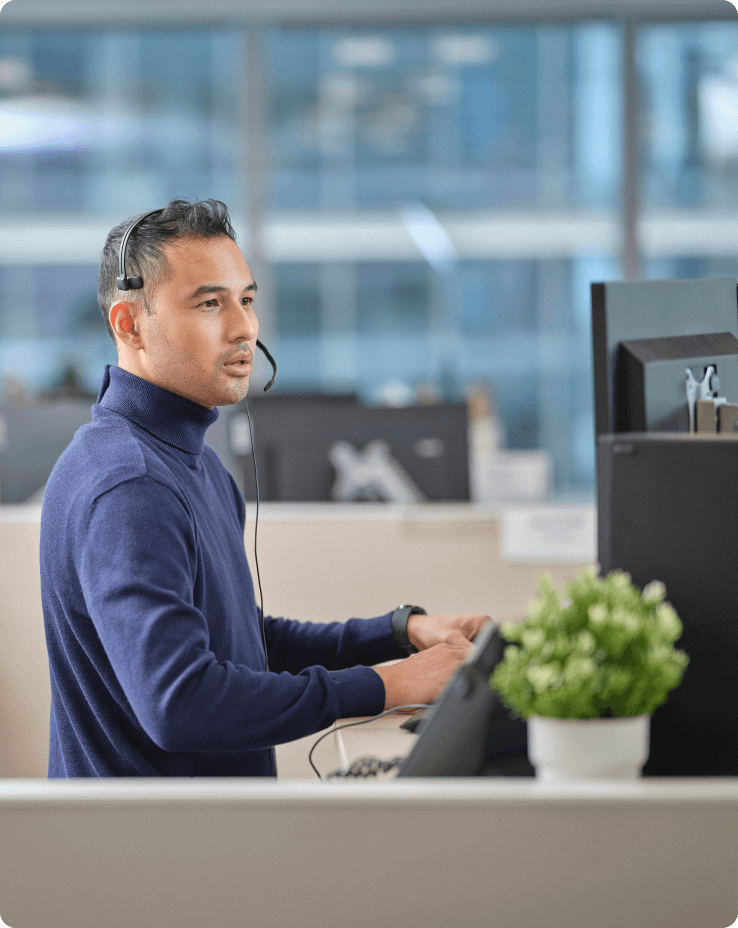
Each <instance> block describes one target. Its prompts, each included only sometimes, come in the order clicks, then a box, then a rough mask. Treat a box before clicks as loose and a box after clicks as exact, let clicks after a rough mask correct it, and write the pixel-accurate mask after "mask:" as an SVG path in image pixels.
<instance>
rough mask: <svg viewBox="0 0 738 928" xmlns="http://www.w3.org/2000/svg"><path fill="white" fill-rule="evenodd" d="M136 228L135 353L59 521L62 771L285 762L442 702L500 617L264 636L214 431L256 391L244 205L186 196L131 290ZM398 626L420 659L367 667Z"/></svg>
mask: <svg viewBox="0 0 738 928" xmlns="http://www.w3.org/2000/svg"><path fill="white" fill-rule="evenodd" d="M129 225H130V222H126V223H123V224H121V225H119V226H117V227H116V228H115V229H113V230H112V231H111V233H110V234H109V236H108V239H107V242H106V244H105V248H104V251H103V256H102V261H101V265H100V278H99V287H98V297H99V302H100V308H101V311H102V313H103V316H104V317H105V320H106V322H107V325H108V329H109V332H110V334H111V336H112V337H113V339H114V341H115V343H116V347H117V350H118V364H117V365H108V366H107V367H106V369H105V374H104V377H103V383H102V387H101V388H100V394H99V396H98V401H97V404H96V405H95V406H93V408H92V422H91V423H90V424H89V425H86V426H84V427H83V428H81V429H80V430H79V431H78V432H77V433H76V435H75V437H74V439H73V441H72V443H71V444H70V446H69V448H67V450H66V451H65V452H64V454H63V455H62V456H61V458H60V459H59V461H58V463H57V465H56V467H55V468H54V472H53V473H52V475H51V478H50V479H49V482H48V484H47V488H46V493H45V496H44V504H43V511H42V516H41V587H42V600H43V608H44V621H45V628H46V640H47V646H48V652H49V664H50V672H51V692H52V705H51V736H50V748H49V776H50V777H69V776H105V777H107V776H162V775H165V776H217V775H223V776H242V775H254V776H260V775H263V776H268V775H274V774H275V769H274V754H273V746H274V745H276V744H281V743H284V742H287V741H291V740H294V739H296V738H300V737H303V736H305V735H309V734H311V733H313V732H316V731H319V730H321V729H324V728H326V727H328V726H329V725H330V724H331V723H332V722H333V721H334V720H336V719H338V718H342V717H349V716H359V715H374V714H376V713H379V712H381V711H382V710H383V709H385V708H392V707H395V706H401V705H405V704H408V703H429V702H431V701H432V700H433V699H434V698H435V696H436V695H437V694H438V693H439V691H440V690H441V688H442V687H443V685H444V684H445V683H446V681H447V679H448V678H449V676H450V675H451V673H452V671H453V670H454V669H455V667H456V666H457V665H458V663H459V661H461V660H462V659H463V657H464V655H465V653H466V651H467V649H468V647H469V642H470V641H471V639H472V638H473V637H474V636H475V635H476V633H477V631H478V630H479V628H480V627H481V625H482V624H483V623H484V621H485V620H486V618H487V617H486V616H475V615H456V616H426V615H421V614H414V615H411V616H410V617H409V618H408V619H407V626H406V628H405V629H402V628H397V627H395V631H394V632H393V627H392V615H393V613H392V612H389V613H387V614H386V615H384V616H379V617H377V618H375V619H349V620H348V621H347V622H345V623H332V624H325V625H323V624H313V623H307V622H296V621H293V620H286V619H281V618H272V617H266V618H264V621H263V632H262V617H261V615H260V613H259V610H258V609H257V607H256V600H255V597H254V588H253V585H252V580H251V574H250V571H249V566H248V563H247V561H246V556H245V551H244V544H243V533H244V522H245V507H244V503H243V500H242V498H241V496H240V494H239V492H238V490H237V488H236V485H235V483H234V481H233V479H232V478H231V476H230V474H228V472H227V471H226V470H225V468H224V467H223V465H222V464H221V463H220V461H219V459H218V457H217V455H216V454H215V452H214V451H213V450H212V449H211V448H209V447H208V446H207V445H205V444H204V437H205V432H206V430H207V428H208V426H209V425H211V424H212V423H213V422H214V421H215V420H216V419H217V417H218V411H217V409H216V407H217V406H224V405H228V404H230V403H236V402H238V401H239V400H242V399H243V398H244V397H245V396H246V394H247V392H248V385H249V378H250V374H251V369H252V365H253V360H254V348H255V345H256V338H257V334H258V322H257V317H256V313H255V311H254V297H255V293H256V283H255V282H254V280H253V278H252V276H251V272H250V270H249V268H248V265H247V264H246V261H245V260H244V258H243V255H242V254H241V251H240V250H239V248H238V246H237V244H236V242H235V235H234V233H233V229H232V226H231V224H230V220H229V217H228V211H227V209H226V207H225V205H224V204H222V203H220V202H219V201H217V200H205V201H197V202H194V203H190V202H187V201H185V200H173V201H171V202H170V203H169V204H168V206H167V207H166V208H165V209H164V210H162V211H161V212H159V213H157V214H156V215H154V216H147V218H146V219H145V220H144V221H143V222H141V223H140V224H139V225H138V226H136V228H135V229H134V230H133V231H132V233H131V235H130V237H129V240H128V247H127V254H126V273H128V274H134V273H135V274H137V275H139V276H140V277H141V278H142V281H143V287H142V288H141V289H138V290H129V291H121V290H118V289H117V287H116V283H115V278H116V273H117V266H118V255H119V250H120V245H121V240H122V238H123V235H124V233H125V231H126V229H127V228H128V227H129ZM329 572H330V570H329V568H327V570H326V573H327V574H329ZM262 634H263V636H264V639H265V641H266V646H267V655H265V652H264V645H263V643H262ZM396 634H397V635H398V636H400V637H402V636H403V635H406V636H407V639H409V642H410V644H411V645H413V646H414V647H415V648H417V653H415V654H412V655H411V656H409V657H407V659H406V660H404V661H401V662H400V663H397V664H394V665H391V666H389V667H380V668H377V669H372V668H371V667H370V666H368V665H371V664H377V663H380V662H384V661H388V660H391V659H393V658H399V657H401V656H402V654H403V651H402V650H401V649H400V645H401V644H403V642H402V641H399V639H396V638H395V635H396ZM398 641H399V643H398ZM404 644H405V648H404V650H405V652H407V651H408V650H409V648H408V647H407V641H405V642H404ZM267 656H268V669H267V664H266V659H267Z"/></svg>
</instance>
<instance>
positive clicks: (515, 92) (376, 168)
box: [265, 24, 621, 208]
mask: <svg viewBox="0 0 738 928" xmlns="http://www.w3.org/2000/svg"><path fill="white" fill-rule="evenodd" d="M265 57H266V69H267V82H268V85H269V87H270V103H269V142H270V155H271V162H272V166H273V172H272V177H271V180H270V197H271V202H272V204H273V205H274V206H280V207H281V206H333V205H336V206H337V205H352V206H381V205H386V204H390V203H393V202H396V201H404V200H412V199H421V200H423V201H424V202H426V203H428V204H429V205H431V206H435V207H439V208H445V207H480V206H506V205H516V206H542V205H544V206H561V205H563V204H578V205H598V206H600V205H608V206H611V205H613V203H614V198H615V197H616V195H617V185H618V180H619V171H620V167H619V165H620V155H619V113H620V96H621V92H620V64H619V34H618V30H617V29H616V28H615V27H613V26H611V25H609V24H597V25H593V24H577V25H572V26H536V25H531V26H525V27H486V28H485V27H475V28H473V29H472V28H468V27H463V26H458V27H453V26H449V27H444V28H439V27H432V28H417V29H382V30H378V29H354V30H345V29H341V30H339V29H324V30H309V31H308V30H304V31H299V30H273V31H271V32H270V33H269V35H268V40H267V50H266V56H265Z"/></svg>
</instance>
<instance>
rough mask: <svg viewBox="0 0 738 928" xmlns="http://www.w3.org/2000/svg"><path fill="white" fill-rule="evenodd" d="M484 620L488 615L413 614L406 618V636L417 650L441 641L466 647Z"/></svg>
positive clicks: (487, 618) (430, 646)
mask: <svg viewBox="0 0 738 928" xmlns="http://www.w3.org/2000/svg"><path fill="white" fill-rule="evenodd" d="M485 622H489V616H488V615H418V614H415V615H411V616H410V618H409V619H408V620H407V636H408V638H409V639H410V644H412V645H415V647H416V648H417V649H418V651H423V650H425V649H426V648H432V647H433V646H434V645H437V644H441V643H442V642H445V643H446V644H450V645H454V646H455V647H468V645H469V642H470V641H472V639H473V638H475V637H476V635H477V633H478V632H479V630H480V629H481V627H482V626H483V625H484V623H485Z"/></svg>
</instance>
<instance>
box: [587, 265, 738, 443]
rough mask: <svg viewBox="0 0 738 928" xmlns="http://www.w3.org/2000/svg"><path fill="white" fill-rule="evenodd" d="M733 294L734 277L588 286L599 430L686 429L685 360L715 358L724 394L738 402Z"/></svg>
mask: <svg viewBox="0 0 738 928" xmlns="http://www.w3.org/2000/svg"><path fill="white" fill-rule="evenodd" d="M737 291H738V284H737V283H736V281H735V279H734V278H732V277H727V278H716V279H712V280H643V281H632V282H621V281H615V282H610V283H593V284H592V342H593V357H594V390H595V396H594V399H595V432H596V434H597V435H604V434H607V433H610V432H628V431H635V430H651V429H666V430H669V431H686V430H687V416H686V409H687V402H686V393H685V391H684V383H685V368H686V367H687V366H690V365H689V364H688V362H690V361H692V362H693V364H694V366H695V367H700V368H702V369H704V368H705V367H706V365H707V364H708V363H710V362H711V361H713V362H715V363H717V364H718V374H719V376H720V381H721V393H722V394H724V395H725V396H726V397H727V399H728V400H729V401H730V402H738V360H737V358H736V347H735V346H736V343H737V340H738V310H737V296H736V294H737ZM700 336H704V338H702V339H700ZM716 336H720V338H716ZM639 376H640V382H639ZM639 391H640V393H639ZM644 391H645V394H646V395H645V396H644V395H643V394H644Z"/></svg>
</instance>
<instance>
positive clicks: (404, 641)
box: [392, 605, 428, 657]
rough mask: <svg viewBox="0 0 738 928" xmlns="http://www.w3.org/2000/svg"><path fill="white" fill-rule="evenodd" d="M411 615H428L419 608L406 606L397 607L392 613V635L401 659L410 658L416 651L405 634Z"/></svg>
mask: <svg viewBox="0 0 738 928" xmlns="http://www.w3.org/2000/svg"><path fill="white" fill-rule="evenodd" d="M411 615H428V613H427V612H426V611H425V609H423V608H421V607H420V606H407V605H402V606H398V607H397V609H395V611H394V612H393V613H392V635H393V636H394V639H395V642H396V643H397V647H398V648H399V649H400V651H401V652H402V656H403V657H410V655H411V654H417V651H418V649H417V648H416V647H415V645H414V644H411V643H410V639H409V638H408V634H407V621H408V619H409V618H410V616H411Z"/></svg>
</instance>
